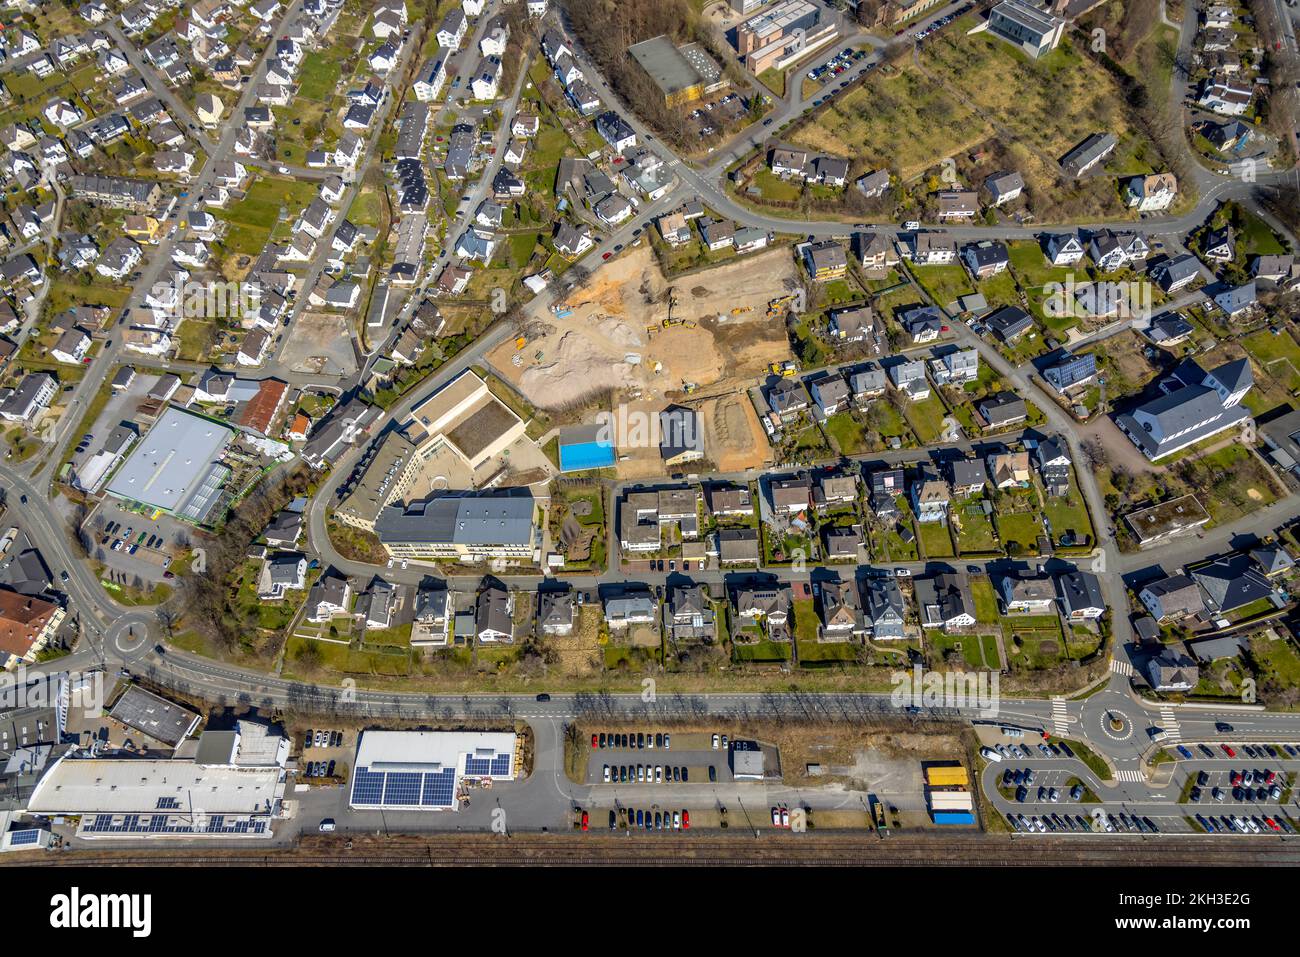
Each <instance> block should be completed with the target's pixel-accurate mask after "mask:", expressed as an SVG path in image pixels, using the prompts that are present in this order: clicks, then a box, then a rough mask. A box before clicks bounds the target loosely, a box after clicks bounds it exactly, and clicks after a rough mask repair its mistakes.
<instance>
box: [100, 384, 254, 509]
mask: <svg viewBox="0 0 1300 957" xmlns="http://www.w3.org/2000/svg"><path fill="white" fill-rule="evenodd" d="M234 434H235V433H234V431H233V430H232V429H230V428H229V427H228V426H225V425H221V424H220V423H217V422H214V421H212V420H211V419H206V418H204V417H202V416H199V415H194V414H193V413H191V412H184V411H182V410H180V409H177V408H174V407H169V408H168V409H167V410H166V411H165V412H164V413H163V414H162V415H161V416H160V417H159V419H158V422H157V424H156V425H154V427H153V428H152V429H150V430H149V434H148V435H146V436H145V438H144V441H142V442H141V443H140V444H139V445H137V446H136V448H135V451H133V452H132V453H131V456H130V458H128V459H127V460H126V463H125V464H124V465H123V466H122V468H121V470H120V471H118V473H117V474H116V475H115V476H113V481H111V482H110V483H109V485H108V492H109V493H110V494H112V495H116V496H117V497H118V498H124V499H129V500H131V501H134V502H142V503H144V504H145V505H152V506H154V507H155V508H161V509H164V510H166V511H169V512H173V513H180V512H181V511H183V510H184V508H185V506H186V505H187V504H189V503H190V501H191V500H193V499H195V498H196V497H197V496H199V495H200V494H203V495H207V492H206V491H205V489H204V486H205V483H207V482H208V480H209V477H210V476H211V475H212V473H213V472H214V470H216V469H220V468H221V466H220V460H221V454H222V452H224V451H225V448H226V445H227V444H229V442H230V440H231V438H232V437H233V436H234ZM201 517H202V516H200V518H201Z"/></svg>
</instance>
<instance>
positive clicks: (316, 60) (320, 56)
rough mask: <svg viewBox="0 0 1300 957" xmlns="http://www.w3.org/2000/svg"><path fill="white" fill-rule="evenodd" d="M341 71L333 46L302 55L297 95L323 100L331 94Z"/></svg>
mask: <svg viewBox="0 0 1300 957" xmlns="http://www.w3.org/2000/svg"><path fill="white" fill-rule="evenodd" d="M341 73H342V70H341V69H340V67H339V62H338V58H337V57H336V56H335V55H334V51H333V48H330V49H327V50H313V51H312V52H311V53H308V54H307V55H306V56H305V57H303V61H302V71H301V73H300V74H299V76H298V96H300V97H303V98H305V99H308V100H324V99H325V98H326V97H329V96H332V95H333V94H334V89H335V87H336V86H337V85H338V81H339V76H340V74H341Z"/></svg>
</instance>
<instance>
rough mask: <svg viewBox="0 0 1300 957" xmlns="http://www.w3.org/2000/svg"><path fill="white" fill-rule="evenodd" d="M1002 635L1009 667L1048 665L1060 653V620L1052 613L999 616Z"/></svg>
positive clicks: (1062, 644) (1047, 666)
mask: <svg viewBox="0 0 1300 957" xmlns="http://www.w3.org/2000/svg"><path fill="white" fill-rule="evenodd" d="M1001 625H1002V637H1003V640H1004V641H1005V642H1007V657H1008V660H1009V663H1010V664H1011V665H1012V666H1013V667H1016V666H1019V667H1022V668H1033V669H1038V668H1050V667H1052V666H1054V665H1056V664H1057V663H1059V662H1060V661H1061V660H1062V658H1063V655H1064V651H1065V641H1064V638H1063V636H1062V635H1061V621H1060V619H1059V618H1057V617H1056V616H1055V615H1019V616H1014V617H1008V618H1003V619H1002V621H1001Z"/></svg>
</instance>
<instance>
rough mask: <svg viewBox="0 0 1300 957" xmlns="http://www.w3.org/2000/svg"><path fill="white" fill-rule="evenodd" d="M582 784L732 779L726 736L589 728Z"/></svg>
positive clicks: (672, 782)
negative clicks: (591, 733) (590, 753)
mask: <svg viewBox="0 0 1300 957" xmlns="http://www.w3.org/2000/svg"><path fill="white" fill-rule="evenodd" d="M592 737H593V739H594V740H592V741H590V742H588V743H589V744H590V746H591V747H592V755H591V760H590V761H588V762H587V777H586V783H587V784H610V785H616V784H622V785H629V786H635V785H664V786H668V785H672V784H718V783H730V782H732V781H733V778H732V774H731V767H730V763H729V761H728V760H727V757H728V750H727V749H728V744H729V742H727V741H726V735H709V734H704V733H700V732H679V733H678V734H676V735H674V734H672V733H671V732H670V733H667V734H665V733H663V732H638V731H632V732H626V731H618V732H594V733H593V735H592Z"/></svg>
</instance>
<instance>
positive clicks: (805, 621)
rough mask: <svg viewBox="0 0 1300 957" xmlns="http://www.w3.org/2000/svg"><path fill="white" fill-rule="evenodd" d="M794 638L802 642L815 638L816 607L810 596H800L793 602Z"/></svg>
mask: <svg viewBox="0 0 1300 957" xmlns="http://www.w3.org/2000/svg"><path fill="white" fill-rule="evenodd" d="M793 612H794V628H793V629H792V630H793V632H794V636H795V639H796V640H798V641H800V642H804V641H812V642H815V641H816V640H817V609H816V608H815V607H814V606H813V600H812V599H811V598H802V599H799V600H798V601H796V602H795V603H794V609H793Z"/></svg>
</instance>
